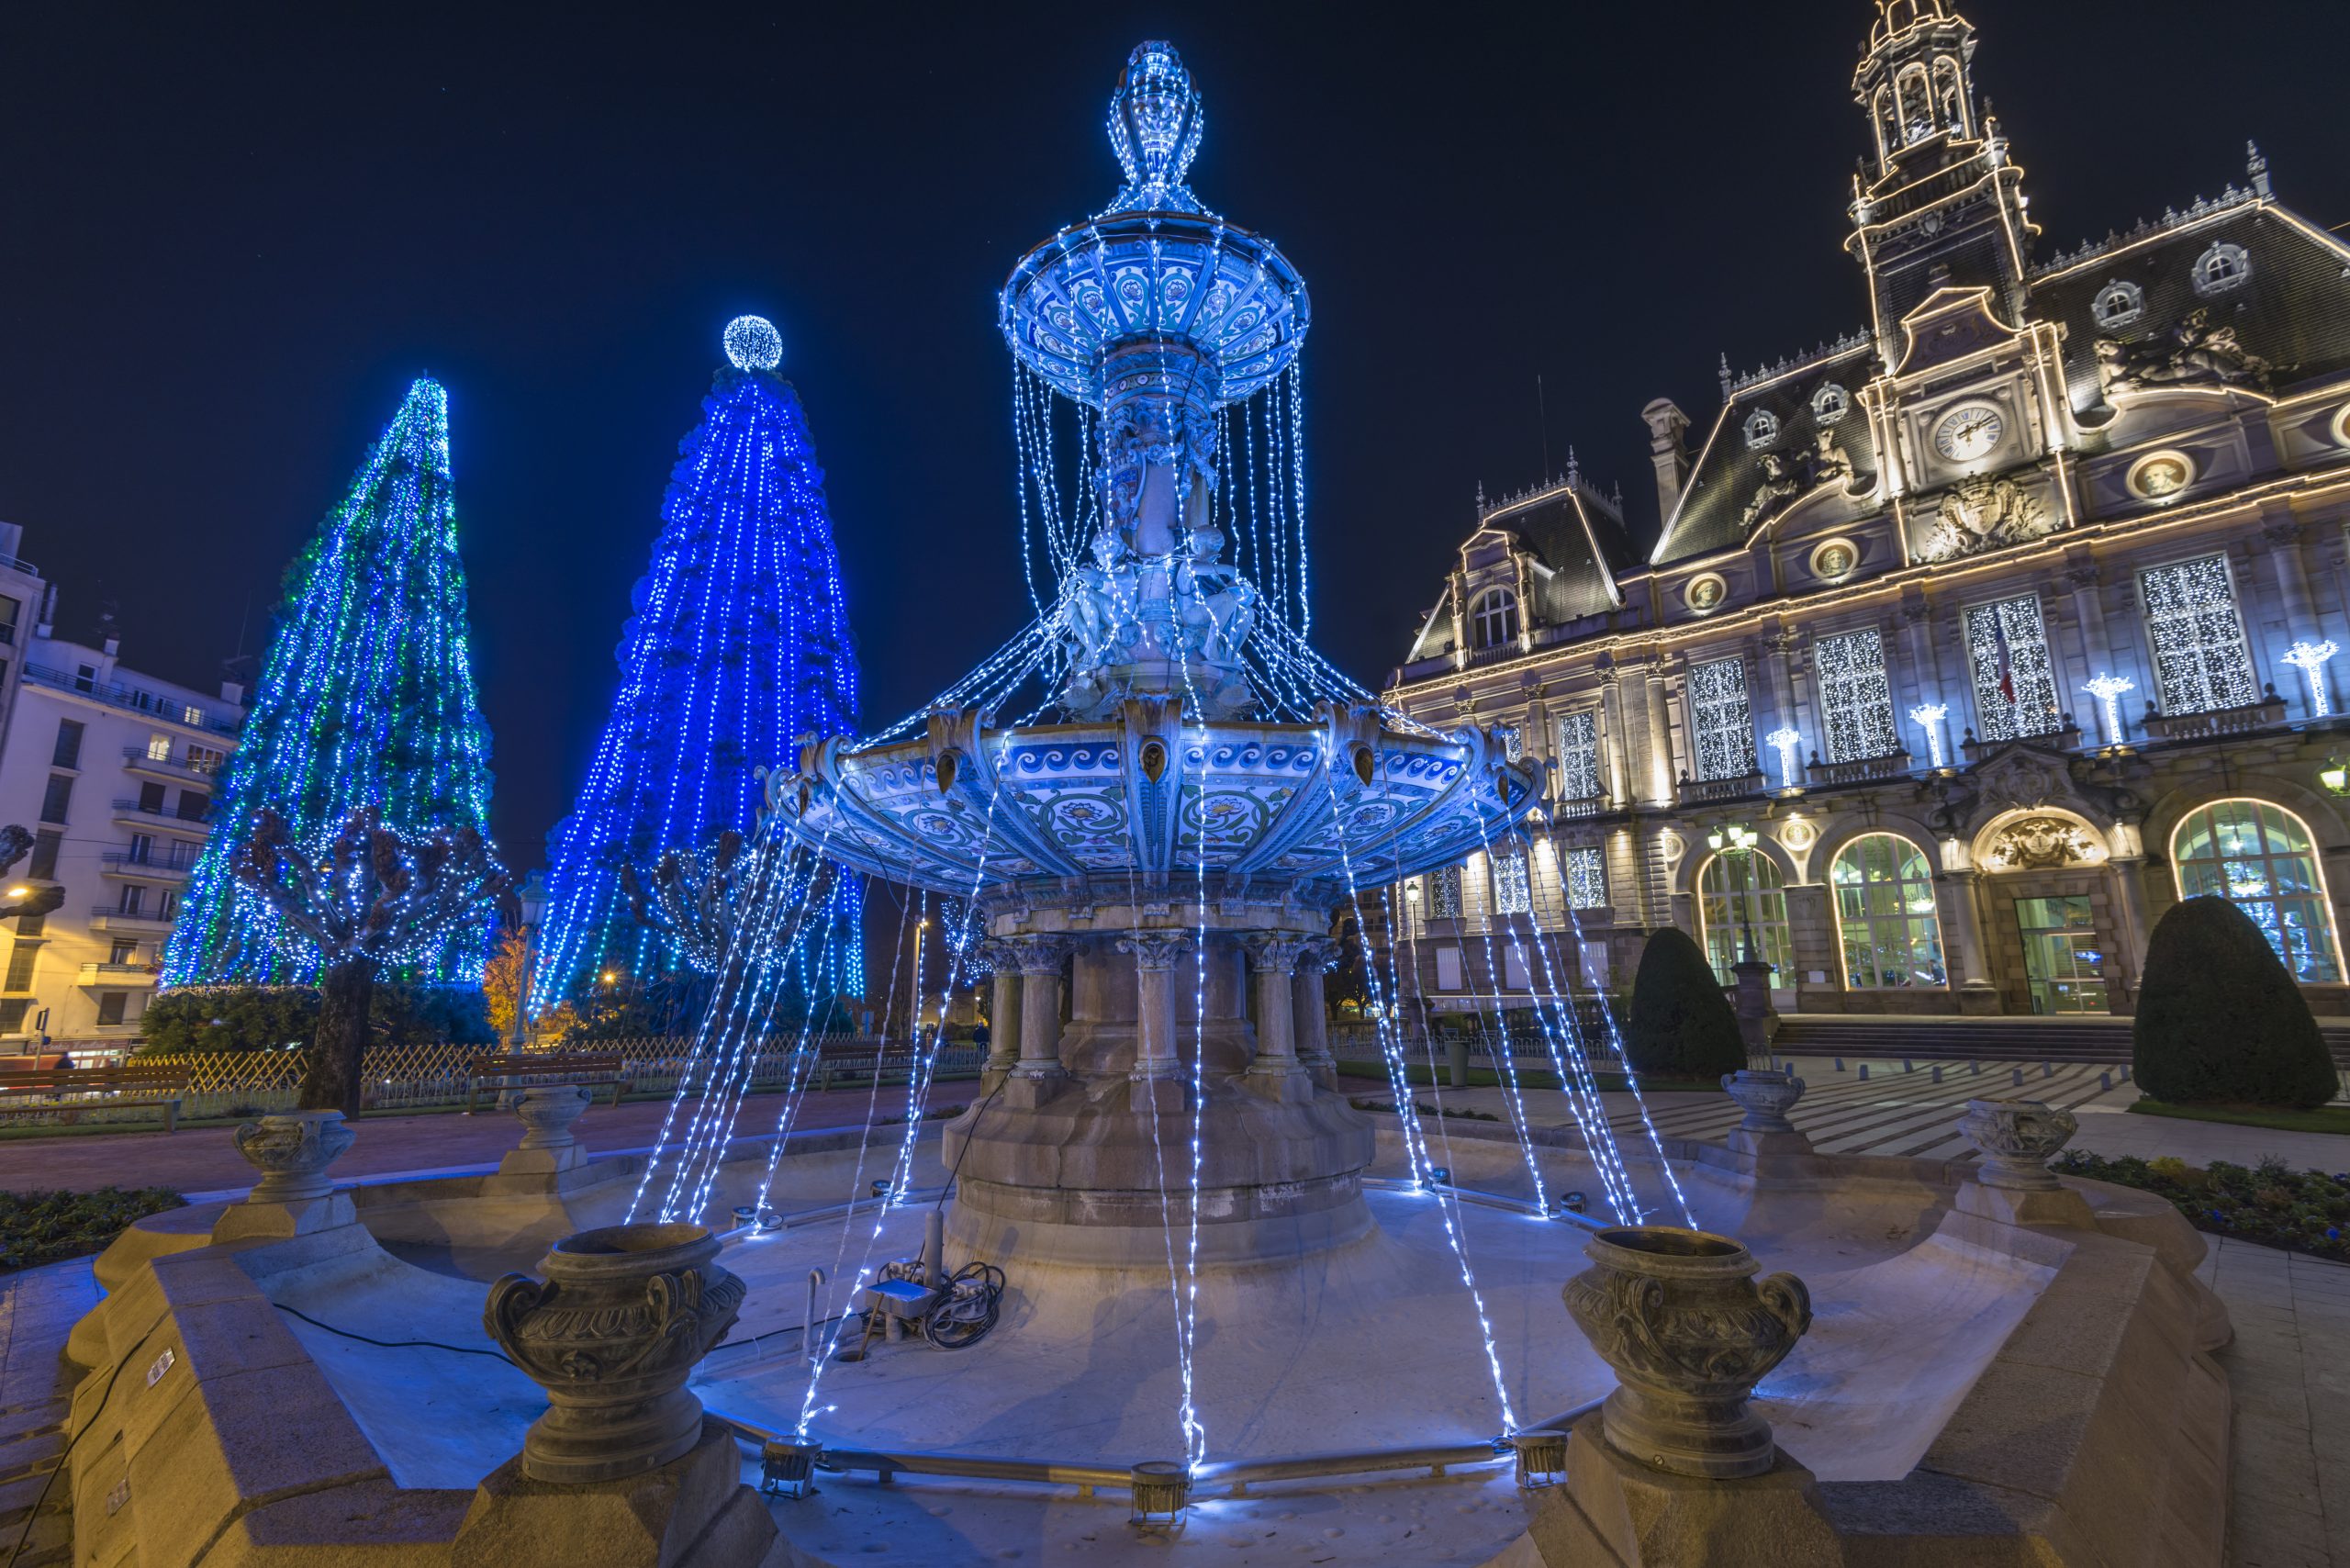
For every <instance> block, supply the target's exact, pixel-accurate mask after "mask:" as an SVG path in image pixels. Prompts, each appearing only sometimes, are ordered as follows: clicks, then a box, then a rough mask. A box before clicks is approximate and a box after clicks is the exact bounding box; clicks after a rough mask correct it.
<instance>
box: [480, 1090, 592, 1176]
mask: <svg viewBox="0 0 2350 1568" xmlns="http://www.w3.org/2000/svg"><path fill="white" fill-rule="evenodd" d="M587 1109H588V1090H587V1088H586V1087H585V1086H584V1085H581V1084H577V1083H537V1084H532V1086H531V1087H530V1088H528V1089H525V1090H523V1091H522V1092H521V1093H520V1095H518V1096H517V1097H516V1098H515V1101H514V1105H513V1111H514V1114H515V1116H516V1117H517V1118H518V1119H519V1120H520V1122H521V1124H522V1142H521V1144H520V1147H518V1148H515V1149H514V1151H513V1152H512V1153H510V1154H509V1155H507V1156H506V1158H505V1159H503V1160H501V1161H499V1163H498V1174H499V1175H500V1176H543V1175H553V1174H555V1173H557V1172H560V1171H565V1170H573V1169H576V1167H578V1166H581V1165H584V1164H586V1163H587V1160H588V1151H587V1150H586V1149H585V1148H581V1147H580V1144H579V1140H578V1139H577V1138H576V1137H574V1136H573V1135H572V1131H571V1124H572V1123H574V1122H576V1121H577V1120H578V1119H579V1118H580V1116H581V1115H582V1114H584V1113H585V1112H586V1111H587Z"/></svg>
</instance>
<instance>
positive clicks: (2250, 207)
mask: <svg viewBox="0 0 2350 1568" xmlns="http://www.w3.org/2000/svg"><path fill="white" fill-rule="evenodd" d="M2221 243H2225V244H2233V245H2237V246H2241V247H2242V248H2243V249H2244V252H2245V253H2246V254H2247V255H2248V256H2249V257H2250V259H2251V263H2252V274H2251V276H2250V277H2248V278H2247V279H2246V280H2245V281H2244V283H2242V284H2241V285H2239V286H2236V287H2234V288H2232V289H2229V290H2227V291H2225V292H2224V293H2221V294H2217V295H2213V296H2210V297H2203V296H2200V295H2199V294H2197V293H2196V291H2195V263H2196V262H2197V260H2198V259H2199V258H2200V257H2201V256H2202V255H2203V254H2204V252H2207V251H2208V250H2210V248H2211V246H2213V245H2215V244H2221ZM2345 269H2350V245H2345V244H2344V241H2343V240H2342V238H2341V237H2340V236H2337V235H2333V234H2329V233H2327V232H2325V231H2324V230H2321V229H2318V228H2316V227H2314V226H2313V225H2311V223H2309V222H2308V221H2307V220H2306V219H2304V218H2298V217H2296V216H2295V215H2293V214H2292V213H2290V212H2288V211H2287V210H2286V209H2285V208H2283V207H2278V206H2277V205H2276V204H2275V203H2274V202H2267V201H2261V202H2253V201H2244V202H2241V203H2239V204H2237V205H2234V206H2232V207H2220V208H2216V209H2214V211H2213V212H2212V213H2211V214H2210V216H2207V217H2202V218H2195V217H2193V216H2191V215H2190V216H2189V217H2188V218H2187V219H2186V220H2184V221H2181V222H2179V223H2177V225H2176V226H2175V227H2173V226H2165V227H2163V228H2160V229H2156V230H2153V231H2151V232H2150V233H2148V234H2146V235H2145V236H2144V237H2143V238H2141V237H2139V236H2135V235H2132V236H2128V237H2124V238H2121V239H2120V240H2116V241H2108V242H2107V243H2106V244H2105V245H2103V246H2101V247H2098V249H2097V250H2096V251H2094V252H2091V253H2090V254H2088V255H2087V256H2081V255H2078V254H2076V255H2073V256H2068V257H2060V258H2059V259H2058V260H2057V261H2056V262H2055V263H2053V265H2051V266H2048V267H2046V268H2043V269H2041V270H2040V271H2039V273H2038V274H2037V275H2035V276H2034V277H2033V279H2032V280H2031V314H2032V315H2033V316H2035V317H2037V318H2039V319H2042V320H2048V321H2054V322H2058V323H2061V324H2062V325H2063V326H2064V328H2065V380H2066V383H2067V385H2068V386H2069V388H2070V391H2071V394H2072V398H2073V406H2074V408H2075V409H2086V408H2087V407H2089V406H2091V405H2092V404H2095V403H2096V402H2098V374H2097V358H2096V347H2097V340H2098V339H2099V338H2113V339H2116V340H2118V341H2120V342H2123V343H2139V342H2148V341H2150V340H2155V339H2159V338H2161V337H2162V336H2163V334H2165V332H2167V331H2169V330H2170V329H2171V327H2172V326H2173V325H2174V324H2176V323H2177V321H2178V320H2179V319H2181V318H2182V317H2184V316H2186V315H2187V314H2188V312H2189V311H2191V310H2193V309H2195V308H2197V307H2199V306H2200V307H2203V308H2207V309H2208V310H2209V311H2210V320H2211V324H2212V325H2214V326H2233V328H2235V330H2236V337H2237V341H2238V342H2241V343H2242V344H2243V345H2244V348H2245V349H2247V350H2249V351H2250V352H2251V353H2255V354H2258V355H2259V356H2261V357H2262V358H2263V359H2266V360H2267V361H2268V362H2269V363H2270V364H2273V365H2275V366H2276V367H2277V373H2276V386H2277V389H2278V390H2283V389H2285V388H2288V387H2290V386H2295V385H2298V384H2300V383H2302V382H2309V381H2316V380H2322V379H2323V378H2325V377H2328V376H2332V375H2339V374H2341V373H2342V372H2343V371H2344V370H2345V369H2350V277H2345V276H2344V272H2345ZM2114 282H2121V283H2129V284H2134V285H2135V286H2137V287H2138V288H2140V289H2141V290H2143V294H2144V297H2145V306H2144V309H2143V312H2142V313H2141V314H2140V315H2139V316H2138V318H2137V319H2135V320H2133V321H2130V322H2128V323H2126V324H2124V325H2122V326H2120V327H2104V326H2100V325H2099V324H2098V319H2097V317H2096V314H2095V312H2094V305H2095V303H2096V300H2097V297H2098V295H2100V294H2102V293H2103V292H2104V291H2105V288H2106V286H2107V285H2108V284H2110V283H2114Z"/></svg>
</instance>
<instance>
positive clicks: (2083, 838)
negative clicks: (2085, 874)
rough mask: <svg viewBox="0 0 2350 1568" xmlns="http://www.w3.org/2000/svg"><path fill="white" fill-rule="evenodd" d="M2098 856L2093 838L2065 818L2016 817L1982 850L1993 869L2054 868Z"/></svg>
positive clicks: (2079, 825)
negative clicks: (1984, 850)
mask: <svg viewBox="0 0 2350 1568" xmlns="http://www.w3.org/2000/svg"><path fill="white" fill-rule="evenodd" d="M2096 858H2098V844H2097V841H2096V839H2094V838H2093V837H2091V836H2090V835H2089V834H2087V832H2085V831H2084V830H2083V829H2082V827H2081V824H2080V823H2076V822H2074V821H2073V820H2071V819H2070V818H2068V817H2055V816H2042V817H2019V818H2017V819H2016V820H2015V821H2014V822H2011V823H2008V825H2007V826H2005V827H2003V828H2001V829H2000V830H1999V831H1998V834H1997V836H1996V837H1994V838H1993V839H1992V841H1991V846H1990V848H1989V849H1988V850H1987V851H1986V852H1985V854H1984V857H1983V861H1984V864H1985V865H1986V866H1987V867H1989V868H1991V869H1992V870H1994V871H2053V870H2056V869H2058V868H2062V867H2065V866H2074V865H2078V864H2080V863H2082V862H2084V861H2088V860H2094V859H2096Z"/></svg>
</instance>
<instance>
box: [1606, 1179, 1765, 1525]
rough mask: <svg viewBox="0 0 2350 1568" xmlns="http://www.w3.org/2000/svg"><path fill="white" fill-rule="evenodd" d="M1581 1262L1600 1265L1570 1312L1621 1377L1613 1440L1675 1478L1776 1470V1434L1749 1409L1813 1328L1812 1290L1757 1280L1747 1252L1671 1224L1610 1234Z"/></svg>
mask: <svg viewBox="0 0 2350 1568" xmlns="http://www.w3.org/2000/svg"><path fill="white" fill-rule="evenodd" d="M1583 1256H1585V1257H1587V1258H1589V1259H1590V1260H1591V1262H1592V1266H1591V1267H1590V1268H1589V1269H1587V1270H1585V1271H1583V1273H1581V1274H1578V1275H1576V1276H1575V1277H1574V1278H1573V1279H1572V1280H1570V1281H1568V1282H1567V1287H1566V1293H1565V1294H1566V1301H1567V1312H1568V1314H1569V1315H1570V1316H1572V1317H1573V1318H1574V1320H1575V1326H1576V1327H1579V1328H1581V1329H1582V1330H1583V1337H1584V1338H1587V1339H1589V1340H1590V1341H1591V1348H1592V1349H1593V1350H1596V1351H1598V1352H1599V1358H1600V1360H1602V1361H1606V1363H1607V1364H1608V1365H1609V1366H1610V1367H1613V1368H1614V1369H1615V1371H1616V1377H1617V1389H1616V1392H1615V1393H1613V1394H1609V1395H1608V1396H1607V1400H1606V1404H1605V1405H1603V1406H1601V1408H1600V1415H1601V1419H1602V1422H1603V1429H1604V1430H1605V1431H1606V1436H1607V1440H1608V1442H1609V1443H1610V1444H1611V1445H1613V1446H1614V1447H1615V1448H1616V1449H1617V1450H1618V1451H1619V1452H1621V1453H1623V1454H1624V1455H1626V1456H1627V1457H1628V1458H1630V1459H1632V1460H1634V1461H1636V1462H1639V1463H1642V1464H1646V1465H1649V1466H1651V1468H1653V1469H1657V1470H1662V1471H1666V1472H1669V1473H1673V1474H1675V1475H1695V1476H1703V1477H1707V1478H1708V1479H1714V1480H1724V1479H1732V1478H1736V1477H1739V1476H1747V1475H1761V1474H1762V1473H1765V1472H1767V1471H1768V1470H1770V1468H1771V1467H1772V1465H1773V1463H1774V1462H1775V1458H1776V1453H1777V1450H1776V1449H1775V1447H1774V1445H1773V1443H1772V1441H1771V1428H1770V1424H1769V1423H1768V1422H1766V1421H1764V1420H1763V1419H1762V1417H1760V1416H1758V1415H1756V1414H1755V1413H1754V1410H1753V1409H1752V1407H1751V1406H1750V1405H1749V1404H1748V1403H1747V1401H1748V1399H1749V1398H1750V1397H1751V1395H1752V1394H1753V1393H1754V1385H1755V1383H1758V1382H1759V1381H1761V1380H1762V1377H1763V1376H1765V1375H1766V1374H1767V1373H1768V1372H1770V1371H1771V1369H1772V1368H1773V1367H1775V1366H1777V1365H1778V1364H1779V1362H1780V1361H1782V1360H1784V1359H1785V1356H1786V1354H1787V1352H1788V1351H1789V1350H1793V1349H1795V1344H1796V1339H1798V1338H1801V1337H1802V1336H1803V1333H1804V1331H1805V1330H1806V1329H1807V1328H1809V1327H1811V1293H1810V1292H1808V1291H1807V1290H1806V1289H1804V1284H1803V1282H1802V1281H1801V1280H1798V1279H1796V1277H1795V1276H1794V1275H1793V1274H1773V1275H1771V1276H1769V1277H1768V1278H1766V1279H1762V1280H1757V1279H1755V1277H1754V1274H1755V1271H1756V1269H1757V1267H1758V1265H1757V1264H1756V1263H1755V1261H1754V1255H1753V1254H1752V1253H1751V1252H1749V1251H1748V1250H1747V1249H1745V1247H1744V1246H1743V1245H1741V1244H1740V1243H1739V1242H1737V1241H1734V1240H1732V1239H1730V1238H1729V1237H1727V1236H1714V1235H1711V1234H1709V1233H1707V1232H1706V1231H1702V1230H1683V1229H1680V1228H1678V1227H1677V1226H1623V1227H1620V1228H1617V1229H1614V1230H1603V1231H1601V1232H1600V1233H1599V1234H1598V1235H1597V1236H1595V1237H1594V1238H1592V1241H1591V1245H1590V1246H1588V1247H1587V1248H1585V1249H1583Z"/></svg>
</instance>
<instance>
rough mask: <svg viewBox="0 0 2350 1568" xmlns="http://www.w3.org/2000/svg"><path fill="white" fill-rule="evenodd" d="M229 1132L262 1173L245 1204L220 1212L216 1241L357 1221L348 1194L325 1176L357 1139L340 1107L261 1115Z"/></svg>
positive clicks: (302, 1233)
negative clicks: (344, 1118)
mask: <svg viewBox="0 0 2350 1568" xmlns="http://www.w3.org/2000/svg"><path fill="white" fill-rule="evenodd" d="M230 1136H231V1137H232V1138H233V1139H234V1140H235V1142H236V1146H237V1152H238V1153H239V1154H241V1155H243V1156H244V1157H245V1160H246V1162H247V1163H248V1164H250V1165H252V1168H253V1169H254V1170H258V1171H260V1172H261V1173H262V1176H261V1180H260V1181H258V1182H254V1183H253V1189H252V1192H251V1193H248V1194H246V1196H245V1199H244V1201H243V1202H242V1203H238V1204H229V1207H228V1208H227V1209H226V1210H224V1211H222V1213H221V1215H220V1218H219V1220H218V1223H217V1224H215V1225H214V1226H213V1227H212V1239H213V1240H215V1241H239V1240H244V1239H247V1238H284V1237H291V1236H307V1235H309V1234H310V1233H312V1232H314V1231H321V1230H333V1229H336V1228H338V1227H339V1226H347V1225H352V1224H353V1223H355V1222H356V1221H357V1219H358V1217H359V1215H358V1211H357V1210H356V1209H355V1208H353V1206H352V1202H351V1193H350V1192H349V1191H348V1190H347V1189H339V1188H337V1187H336V1186H335V1184H334V1182H333V1181H332V1180H331V1179H330V1177H329V1176H328V1175H327V1167H328V1166H330V1165H332V1164H333V1163H334V1162H335V1161H336V1160H337V1159H341V1158H342V1156H343V1154H344V1153H345V1152H346V1151H348V1150H349V1149H350V1148H351V1146H352V1144H353V1142H355V1141H356V1140H357V1137H358V1135H357V1134H356V1133H354V1132H353V1131H352V1129H351V1128H350V1127H349V1126H345V1125H344V1123H343V1119H342V1113H341V1111H291V1112H287V1113H285V1114H279V1115H269V1116H263V1117H261V1118H260V1119H259V1120H257V1121H251V1122H247V1123H245V1124H244V1125H243V1126H240V1127H239V1128H238V1129H237V1130H236V1131H235V1133H233V1134H231V1135H230Z"/></svg>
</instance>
